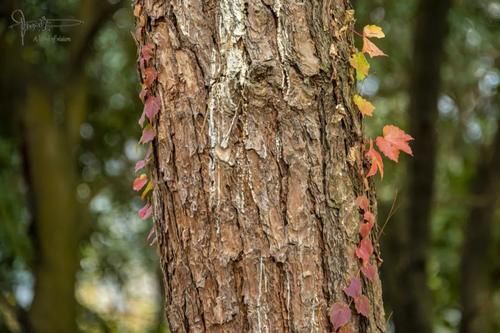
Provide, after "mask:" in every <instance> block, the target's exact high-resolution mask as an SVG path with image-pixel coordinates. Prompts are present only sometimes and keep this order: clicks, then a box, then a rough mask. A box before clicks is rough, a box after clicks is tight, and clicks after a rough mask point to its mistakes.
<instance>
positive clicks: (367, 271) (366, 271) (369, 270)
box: [361, 264, 377, 282]
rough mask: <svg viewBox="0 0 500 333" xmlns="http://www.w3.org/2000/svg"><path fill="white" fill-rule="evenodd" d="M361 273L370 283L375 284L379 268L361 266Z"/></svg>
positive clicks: (370, 265) (369, 265)
mask: <svg viewBox="0 0 500 333" xmlns="http://www.w3.org/2000/svg"><path fill="white" fill-rule="evenodd" d="M361 273H363V275H364V276H365V277H366V278H367V279H368V280H370V281H372V282H373V279H375V275H376V274H377V267H376V266H375V265H372V264H368V265H365V266H361Z"/></svg>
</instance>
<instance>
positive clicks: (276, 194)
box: [138, 0, 385, 332]
mask: <svg viewBox="0 0 500 333" xmlns="http://www.w3.org/2000/svg"><path fill="white" fill-rule="evenodd" d="M138 4H140V5H141V8H142V9H143V12H142V15H144V17H145V18H147V20H146V22H147V24H146V26H145V27H144V30H143V34H142V35H141V36H140V37H139V39H140V43H141V44H144V43H147V42H152V43H154V44H155V45H156V53H155V59H154V60H155V61H154V62H155V65H156V68H157V70H158V85H157V87H156V91H155V93H156V95H157V96H159V97H160V98H161V100H162V109H161V112H160V115H159V119H158V121H157V122H156V124H155V127H156V130H157V138H156V140H155V142H154V155H155V160H156V161H155V166H154V177H155V182H156V185H155V189H154V193H153V203H154V215H155V218H154V219H155V226H156V235H157V240H158V249H159V253H160V258H161V266H162V269H163V273H164V278H165V290H166V314H167V318H168V322H169V325H170V329H171V330H172V331H173V332H329V331H331V325H330V323H329V321H328V312H329V307H330V306H331V305H332V304H333V303H334V302H336V301H345V302H347V300H346V298H345V295H344V294H343V292H342V288H344V287H345V286H346V284H347V281H348V279H349V278H350V277H352V276H354V275H357V274H359V264H358V262H357V260H356V259H355V256H354V250H355V247H356V244H357V243H358V241H359V239H358V223H359V214H358V211H357V207H356V205H355V198H356V197H357V196H358V195H360V194H362V193H364V185H363V181H362V179H361V177H360V176H359V175H360V172H361V171H362V170H361V168H362V164H363V161H362V155H361V147H362V133H361V116H360V114H359V113H358V112H357V111H356V110H355V109H354V108H353V106H352V103H351V94H352V89H353V85H354V79H353V76H352V70H351V69H350V67H349V64H348V59H349V57H350V54H351V53H352V52H353V39H352V25H353V21H352V19H349V17H350V15H349V14H348V13H347V12H346V10H348V9H349V8H350V4H349V1H347V0H343V1H340V0H339V1H326V0H325V1H279V0H276V1H272V0H262V1H261V0H246V1H243V0H241V1H233V0H211V1H197V0H189V1H153V0H147V1H144V2H142V1H139V2H138ZM141 22H144V20H142V19H139V20H138V26H139V28H140V27H141ZM331 45H333V46H332V48H331V47H330V46H331ZM330 53H332V54H333V59H332V58H330ZM368 195H369V196H370V197H371V198H372V201H374V198H373V192H372V191H370V192H369V193H368ZM364 293H365V294H367V295H368V297H369V299H370V303H371V306H372V307H371V311H370V315H369V319H362V318H361V317H359V316H354V317H353V318H354V319H353V320H352V325H353V327H354V330H355V331H356V332H385V318H384V311H383V305H382V299H381V286H380V281H379V280H378V278H377V279H376V281H375V283H373V284H370V283H365V284H364Z"/></svg>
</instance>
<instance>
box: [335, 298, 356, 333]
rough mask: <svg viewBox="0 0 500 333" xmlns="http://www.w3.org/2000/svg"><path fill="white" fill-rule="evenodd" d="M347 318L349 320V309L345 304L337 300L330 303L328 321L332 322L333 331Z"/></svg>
mask: <svg viewBox="0 0 500 333" xmlns="http://www.w3.org/2000/svg"><path fill="white" fill-rule="evenodd" d="M349 320H351V309H349V306H348V305H347V304H345V303H342V302H337V303H335V304H333V305H332V310H331V312H330V322H331V323H332V325H333V329H334V330H335V331H336V330H338V329H339V328H340V327H342V326H344V325H345V324H347V323H348V322H349Z"/></svg>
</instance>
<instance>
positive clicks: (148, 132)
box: [139, 127, 155, 143]
mask: <svg viewBox="0 0 500 333" xmlns="http://www.w3.org/2000/svg"><path fill="white" fill-rule="evenodd" d="M154 137H155V130H154V128H153V127H146V128H145V129H144V131H142V136H141V139H140V140H139V143H148V142H150V141H153V139H154Z"/></svg>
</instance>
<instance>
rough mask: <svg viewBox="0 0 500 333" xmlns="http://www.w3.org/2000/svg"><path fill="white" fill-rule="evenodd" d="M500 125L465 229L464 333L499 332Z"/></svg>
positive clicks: (483, 160)
mask: <svg viewBox="0 0 500 333" xmlns="http://www.w3.org/2000/svg"><path fill="white" fill-rule="evenodd" d="M497 100H498V98H497ZM497 123H498V125H497V132H496V135H495V138H494V139H493V141H492V142H491V145H490V146H489V147H488V149H485V152H484V153H483V154H481V156H480V157H479V162H478V165H477V167H476V175H475V177H474V180H473V181H472V184H471V197H472V200H471V201H472V207H471V209H470V212H469V217H468V219H467V224H466V226H465V229H464V238H465V239H464V245H463V250H462V262H461V270H460V278H461V284H462V285H461V289H460V290H461V295H460V296H461V300H460V301H461V306H462V320H461V322H460V333H483V332H486V333H488V332H494V331H495V329H494V328H493V325H494V319H493V318H495V310H494V309H493V303H494V302H493V297H492V291H491V290H492V288H491V287H492V280H493V278H492V274H491V273H492V268H493V267H492V266H493V263H494V262H495V258H496V255H495V254H494V253H493V252H492V250H493V243H494V237H493V235H494V234H495V233H494V222H495V209H496V208H497V207H498V201H499V194H500V169H499V168H498V166H499V165H500V118H499V121H498V122H497Z"/></svg>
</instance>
